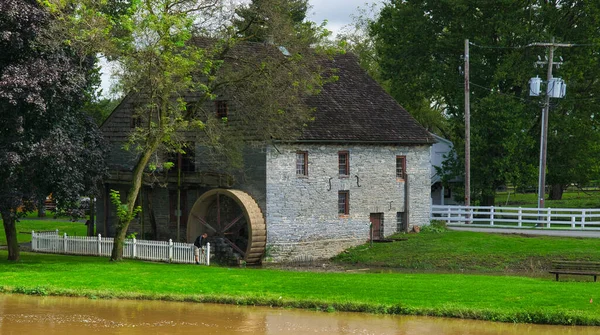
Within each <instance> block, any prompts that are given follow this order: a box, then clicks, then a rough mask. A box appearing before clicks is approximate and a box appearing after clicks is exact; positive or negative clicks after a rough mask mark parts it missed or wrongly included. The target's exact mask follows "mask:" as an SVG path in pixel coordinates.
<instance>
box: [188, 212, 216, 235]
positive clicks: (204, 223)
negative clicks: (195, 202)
mask: <svg viewBox="0 0 600 335" xmlns="http://www.w3.org/2000/svg"><path fill="white" fill-rule="evenodd" d="M192 216H193V217H195V218H196V219H197V220H198V221H200V223H202V224H203V225H204V226H206V227H208V228H210V229H211V230H212V231H214V232H215V233H216V232H217V230H216V229H215V228H213V226H211V225H210V224H208V222H206V220H204V219H203V218H201V217H199V216H198V215H196V214H195V213H193V212H192Z"/></svg>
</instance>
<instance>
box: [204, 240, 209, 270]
mask: <svg viewBox="0 0 600 335" xmlns="http://www.w3.org/2000/svg"><path fill="white" fill-rule="evenodd" d="M204 257H206V265H207V266H208V265H210V243H206V254H205V255H204Z"/></svg>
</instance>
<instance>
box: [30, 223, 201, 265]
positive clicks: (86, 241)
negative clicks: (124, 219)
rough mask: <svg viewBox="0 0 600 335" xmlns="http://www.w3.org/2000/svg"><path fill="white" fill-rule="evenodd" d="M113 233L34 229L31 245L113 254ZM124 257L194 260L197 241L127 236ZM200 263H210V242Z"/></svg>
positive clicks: (72, 252)
mask: <svg viewBox="0 0 600 335" xmlns="http://www.w3.org/2000/svg"><path fill="white" fill-rule="evenodd" d="M113 241H114V239H113V238H112V237H102V236H101V235H100V234H98V236H67V234H64V235H63V236H60V235H59V234H58V230H57V231H52V232H35V231H32V232H31V249H32V250H33V251H36V252H47V253H54V254H69V255H92V256H106V257H110V255H111V252H112V248H113ZM123 258H133V259H143V260H149V261H158V262H170V263H194V262H195V260H194V245H193V244H191V243H180V242H173V241H172V240H169V241H168V242H166V241H149V240H138V239H135V238H134V239H126V240H125V245H124V246H123ZM200 263H201V264H206V265H210V243H207V244H206V247H205V251H204V255H202V253H201V255H200Z"/></svg>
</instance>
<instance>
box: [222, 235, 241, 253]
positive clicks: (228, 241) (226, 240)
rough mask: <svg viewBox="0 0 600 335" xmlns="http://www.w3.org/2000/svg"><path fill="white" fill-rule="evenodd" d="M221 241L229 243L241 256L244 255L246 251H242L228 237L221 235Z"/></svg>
mask: <svg viewBox="0 0 600 335" xmlns="http://www.w3.org/2000/svg"><path fill="white" fill-rule="evenodd" d="M223 241H225V243H227V244H229V246H230V247H232V248H233V249H234V250H235V251H237V252H239V253H240V255H241V256H242V257H246V253H245V252H244V251H242V249H240V248H239V247H238V246H237V245H235V243H233V242H231V240H230V239H228V238H227V237H223Z"/></svg>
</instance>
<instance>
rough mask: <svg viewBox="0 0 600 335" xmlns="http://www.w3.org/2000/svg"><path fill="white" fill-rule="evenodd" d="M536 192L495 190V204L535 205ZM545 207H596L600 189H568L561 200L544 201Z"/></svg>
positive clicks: (599, 202) (599, 200)
mask: <svg viewBox="0 0 600 335" xmlns="http://www.w3.org/2000/svg"><path fill="white" fill-rule="evenodd" d="M537 202H538V200H537V194H536V193H514V191H511V192H508V191H504V192H497V193H496V198H495V204H496V206H505V207H506V206H509V207H519V206H520V207H537V206H538V203H537ZM544 203H545V207H551V208H598V207H600V190H598V189H589V190H581V189H569V190H567V191H566V192H564V193H563V197H562V199H561V200H549V199H546V200H545V201H544Z"/></svg>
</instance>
